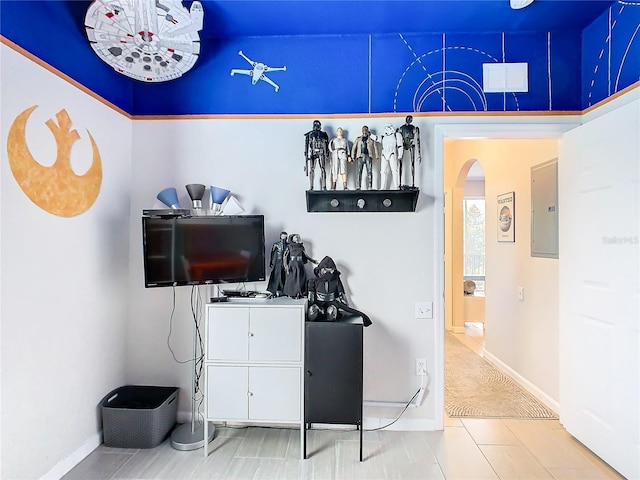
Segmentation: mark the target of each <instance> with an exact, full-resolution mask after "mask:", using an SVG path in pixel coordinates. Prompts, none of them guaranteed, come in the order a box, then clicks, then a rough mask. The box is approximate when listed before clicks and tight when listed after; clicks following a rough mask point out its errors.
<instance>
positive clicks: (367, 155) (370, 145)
mask: <svg viewBox="0 0 640 480" xmlns="http://www.w3.org/2000/svg"><path fill="white" fill-rule="evenodd" d="M378 156H379V155H378V145H377V144H376V142H375V140H374V139H373V138H372V136H371V134H370V133H369V127H367V126H366V125H365V126H363V127H362V135H360V136H359V137H358V138H356V141H355V142H353V147H352V148H351V159H352V161H353V159H355V160H356V174H357V175H356V190H360V187H361V186H362V169H363V168H364V167H367V189H368V190H371V188H372V187H373V161H374V160H375V159H377V158H378Z"/></svg>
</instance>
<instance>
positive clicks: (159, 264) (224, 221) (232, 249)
mask: <svg viewBox="0 0 640 480" xmlns="http://www.w3.org/2000/svg"><path fill="white" fill-rule="evenodd" d="M142 243H143V257H144V284H145V287H168V286H179V285H200V284H213V283H239V282H253V281H260V280H264V279H265V253H264V216H262V215H242V216H219V217H142Z"/></svg>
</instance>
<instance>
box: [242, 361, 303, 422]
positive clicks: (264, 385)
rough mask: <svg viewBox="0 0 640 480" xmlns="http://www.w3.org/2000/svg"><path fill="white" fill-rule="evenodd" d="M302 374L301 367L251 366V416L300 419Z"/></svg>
mask: <svg viewBox="0 0 640 480" xmlns="http://www.w3.org/2000/svg"><path fill="white" fill-rule="evenodd" d="M300 375H301V370H300V368H298V367H250V368H249V418H250V419H251V420H269V421H273V420H280V421H300V419H301V414H300V413H301V412H300V400H301V398H300V382H301V378H300Z"/></svg>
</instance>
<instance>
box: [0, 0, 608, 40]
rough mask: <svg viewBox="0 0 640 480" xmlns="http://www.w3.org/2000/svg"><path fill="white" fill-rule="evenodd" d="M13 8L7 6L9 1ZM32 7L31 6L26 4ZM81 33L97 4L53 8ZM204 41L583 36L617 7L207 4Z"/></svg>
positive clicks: (578, 0)
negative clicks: (90, 9)
mask: <svg viewBox="0 0 640 480" xmlns="http://www.w3.org/2000/svg"><path fill="white" fill-rule="evenodd" d="M2 1H6V0H2ZM22 3H24V4H28V3H31V2H30V1H23V2H22ZM48 3H51V4H52V5H56V7H54V8H63V9H68V10H69V12H70V13H71V15H73V16H74V17H75V18H76V19H77V22H78V25H79V26H81V25H82V23H83V20H84V15H85V13H86V11H87V8H88V6H89V5H90V4H91V3H92V2H91V1H83V0H64V1H61V0H57V1H56V0H48ZM191 3H192V2H191V1H189V0H186V1H184V2H183V4H184V5H185V7H189V6H190V5H191ZM201 3H202V5H203V7H204V12H205V15H204V29H203V30H202V31H201V32H200V38H201V39H228V38H236V37H250V36H274V35H276V36H283V35H349V34H384V33H397V32H404V33H407V34H409V33H444V32H446V33H463V32H464V33H487V32H525V31H526V32H566V31H577V30H578V31H579V30H582V29H583V28H584V27H586V26H587V25H588V24H589V23H591V22H592V21H593V20H594V19H595V18H596V17H598V15H600V14H601V13H602V12H603V11H604V10H606V8H607V7H608V6H610V5H611V4H612V3H615V2H613V1H609V0H606V1H605V0H535V1H534V2H533V3H532V4H531V5H529V6H528V7H525V8H523V9H519V10H514V9H512V8H511V7H510V6H509V0H414V1H406V0H393V1H391V0H366V1H365V0H343V1H338V0H299V1H290V0H201Z"/></svg>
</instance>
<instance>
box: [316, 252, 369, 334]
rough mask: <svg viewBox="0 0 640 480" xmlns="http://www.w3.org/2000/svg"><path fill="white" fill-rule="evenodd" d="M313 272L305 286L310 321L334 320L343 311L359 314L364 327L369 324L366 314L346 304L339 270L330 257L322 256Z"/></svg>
mask: <svg viewBox="0 0 640 480" xmlns="http://www.w3.org/2000/svg"><path fill="white" fill-rule="evenodd" d="M313 273H314V275H315V277H314V278H312V279H310V280H309V283H308V286H307V290H308V293H307V297H308V301H309V311H308V318H309V320H310V321H312V322H313V321H329V322H335V321H336V320H338V319H339V318H340V316H341V312H342V311H344V312H349V313H353V314H355V315H361V316H362V319H363V322H364V326H365V327H368V326H369V325H371V320H370V319H369V317H368V316H367V315H365V314H364V313H362V312H361V311H359V310H356V309H355V308H351V307H350V306H349V305H348V304H347V298H346V296H345V291H344V286H343V285H342V280H341V279H340V271H339V270H338V269H337V268H336V264H335V262H334V261H333V259H332V258H331V257H324V258H323V259H322V260H321V261H320V263H318V265H317V266H316V267H315V268H314V269H313Z"/></svg>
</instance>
